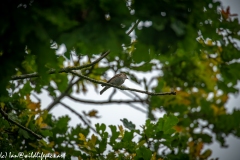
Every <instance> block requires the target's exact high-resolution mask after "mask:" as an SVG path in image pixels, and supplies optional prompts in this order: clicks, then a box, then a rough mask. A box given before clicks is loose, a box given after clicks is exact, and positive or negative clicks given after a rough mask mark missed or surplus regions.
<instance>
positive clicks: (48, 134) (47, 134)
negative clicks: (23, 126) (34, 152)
mask: <svg viewBox="0 0 240 160" xmlns="http://www.w3.org/2000/svg"><path fill="white" fill-rule="evenodd" d="M40 133H41V134H42V135H43V136H44V137H47V136H49V137H52V135H53V133H52V132H51V131H49V130H41V131H40Z"/></svg>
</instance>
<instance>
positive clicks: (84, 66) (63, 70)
mask: <svg viewBox="0 0 240 160" xmlns="http://www.w3.org/2000/svg"><path fill="white" fill-rule="evenodd" d="M109 53H110V51H106V52H105V53H104V54H103V55H102V56H101V57H99V58H98V59H96V60H95V61H93V62H92V63H89V64H85V65H82V66H74V67H66V68H61V69H60V70H59V71H57V70H55V69H50V70H49V71H48V74H55V73H68V72H70V71H73V70H80V69H83V68H88V67H91V66H93V65H95V64H96V63H98V62H99V61H100V60H102V59H103V58H104V57H106V56H107V55H108V54H109ZM39 76H40V75H39V74H38V73H31V74H23V75H14V76H12V77H11V80H19V79H26V78H34V77H39Z"/></svg>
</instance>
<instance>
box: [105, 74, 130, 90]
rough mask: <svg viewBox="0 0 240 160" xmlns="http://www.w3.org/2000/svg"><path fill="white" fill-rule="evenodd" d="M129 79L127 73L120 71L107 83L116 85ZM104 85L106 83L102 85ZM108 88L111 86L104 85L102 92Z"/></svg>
mask: <svg viewBox="0 0 240 160" xmlns="http://www.w3.org/2000/svg"><path fill="white" fill-rule="evenodd" d="M126 79H128V78H127V76H126V74H125V73H120V74H116V75H115V76H113V77H112V78H111V79H109V80H108V81H107V83H110V84H113V85H116V86H120V85H122V84H123V83H124V81H125V80H126ZM102 86H104V85H102ZM108 88H110V87H109V86H106V87H104V88H103V89H102V90H101V91H100V94H103V92H105V91H106V90H107V89H108Z"/></svg>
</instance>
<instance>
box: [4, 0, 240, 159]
mask: <svg viewBox="0 0 240 160" xmlns="http://www.w3.org/2000/svg"><path fill="white" fill-rule="evenodd" d="M0 13H1V15H2V16H1V18H0V24H1V25H0V64H1V67H0V107H1V108H2V109H3V110H4V111H5V112H6V113H7V114H8V116H9V117H10V118H11V119H12V120H14V121H16V122H18V123H20V124H22V125H23V126H25V127H27V128H29V129H31V130H32V131H33V132H35V133H37V134H40V135H42V136H43V137H45V138H44V139H41V140H36V138H35V137H34V136H33V135H32V134H30V133H29V132H27V131H25V130H24V129H21V128H19V127H17V126H15V125H14V124H12V123H10V122H9V121H7V120H6V119H5V118H4V117H3V116H2V115H1V116H0V124H1V127H0V131H1V132H0V148H1V151H2V152H5V151H6V152H7V151H11V152H12V153H17V152H20V151H21V152H24V153H26V154H27V153H30V152H37V151H38V152H43V153H56V154H60V153H67V156H66V157H65V158H66V159H70V158H71V156H74V157H78V158H79V159H146V160H149V159H151V160H155V159H184V160H186V159H192V160H193V159H208V158H209V156H211V153H212V151H211V150H210V149H205V150H203V147H204V145H205V144H211V143H213V141H214V138H215V139H216V140H217V141H218V142H220V144H221V146H226V144H225V140H226V137H227V136H228V135H229V134H232V135H234V136H236V137H240V121H239V117H240V111H239V110H233V112H232V113H228V112H227V111H226V103H227V101H228V99H229V94H230V93H232V94H238V93H239V90H238V89H236V88H235V86H236V84H237V82H238V80H239V79H240V74H238V72H239V70H240V63H238V60H239V58H240V51H239V46H238V45H237V41H239V40H240V35H239V32H240V25H239V22H238V19H237V18H236V17H235V16H236V15H235V14H232V13H231V12H230V7H228V8H226V9H225V8H223V7H222V6H221V3H220V2H218V1H213V0H203V1H190V0H189V1H179V0H164V1H156V0H150V1H147V2H145V1H132V0H129V1H128V0H126V1H116V0H113V1H111V0H100V1H99V0H93V1H87V0H70V1H57V0H48V1H46V0H42V1H36V0H20V1H4V2H2V3H1V6H0ZM136 23H137V25H135V24H136ZM133 26H135V28H133V29H134V34H130V35H129V34H128V32H129V30H130V29H131V28H132V27H133ZM62 45H64V46H65V48H66V50H65V51H64V52H63V53H62V54H58V53H57V50H59V49H60V48H61V46H62ZM106 50H110V51H111V53H110V54H109V55H108V56H107V57H106V58H105V59H103V60H102V63H103V64H104V65H98V64H97V65H95V66H93V67H91V68H85V69H83V70H82V71H81V72H82V73H83V74H85V75H86V74H87V75H88V76H89V77H91V78H94V79H96V80H101V79H102V74H103V73H105V72H106V71H114V72H115V73H117V72H120V71H127V74H128V75H129V77H130V78H131V80H133V81H134V82H136V83H137V84H139V85H141V86H142V87H144V88H145V89H147V90H150V91H153V92H169V91H171V90H174V91H177V95H176V96H147V97H146V98H147V99H148V102H149V103H148V104H147V105H148V109H149V111H148V116H149V117H148V118H149V119H148V120H147V121H146V123H145V124H144V125H143V126H141V130H138V129H136V128H135V127H136V125H135V124H134V122H131V121H128V120H127V119H123V120H122V121H123V124H124V126H125V127H126V129H124V128H123V126H122V125H119V126H118V128H117V127H116V126H112V125H110V126H109V128H110V130H111V133H109V132H107V130H106V128H107V127H106V125H105V124H96V126H95V128H96V132H97V133H94V134H90V131H89V128H88V127H87V128H84V127H83V126H82V125H80V124H79V125H77V126H76V127H70V126H69V120H70V118H69V117H68V116H64V117H60V118H55V117H53V116H52V115H51V114H50V113H48V112H47V111H45V110H42V109H41V107H40V106H41V101H39V102H33V101H32V100H31V98H30V95H33V93H41V92H42V91H43V90H46V91H47V92H48V94H49V96H51V97H52V98H53V99H56V98H57V93H59V92H61V93H63V92H65V90H66V89H67V87H68V85H69V80H68V78H69V77H68V74H67V73H61V74H60V73H56V74H48V72H47V71H48V70H49V69H55V70H59V69H61V68H62V67H63V66H64V62H67V66H81V65H84V64H86V63H90V62H91V61H92V60H93V59H95V58H96V55H100V53H102V52H104V51H106ZM73 56H75V57H78V60H77V61H76V59H73ZM82 59H87V62H86V61H82ZM73 61H74V62H73ZM71 62H73V64H72V63H71ZM65 66H66V65H65ZM153 71H157V73H158V74H157V76H155V77H152V79H151V81H150V82H152V81H154V80H155V81H157V82H158V83H157V85H155V86H152V85H150V82H147V81H146V79H140V78H138V76H137V73H138V72H144V73H147V72H153ZM34 72H37V73H39V75H40V77H39V78H27V79H22V80H17V81H12V80H11V76H13V75H23V74H29V73H34ZM104 76H105V75H104ZM142 82H143V83H142ZM89 84H91V85H93V86H94V87H95V88H96V90H97V85H96V84H93V83H89V82H88V81H85V80H80V81H79V82H78V83H77V84H76V85H77V87H76V88H77V89H76V90H70V93H71V92H73V91H76V92H83V93H86V92H87V91H88V85H89ZM159 110H161V111H164V112H165V113H166V114H165V115H164V117H163V118H160V119H157V120H155V121H154V119H155V117H154V115H153V114H152V113H153V112H158V111H159ZM96 114H97V111H96V110H93V111H90V112H89V113H86V114H85V116H88V117H97V118H98V117H99V116H97V115H96ZM209 133H212V134H209ZM135 137H136V138H135Z"/></svg>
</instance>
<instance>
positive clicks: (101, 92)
mask: <svg viewBox="0 0 240 160" xmlns="http://www.w3.org/2000/svg"><path fill="white" fill-rule="evenodd" d="M108 88H110V87H104V88H103V89H102V90H101V91H100V94H103V92H105V91H106V90H107V89H108Z"/></svg>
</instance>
